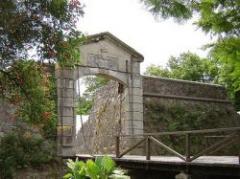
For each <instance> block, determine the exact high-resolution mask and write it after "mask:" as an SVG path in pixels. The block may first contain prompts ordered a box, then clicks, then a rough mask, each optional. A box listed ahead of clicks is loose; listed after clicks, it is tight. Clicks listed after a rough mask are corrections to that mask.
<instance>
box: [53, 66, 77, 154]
mask: <svg viewBox="0 0 240 179" xmlns="http://www.w3.org/2000/svg"><path fill="white" fill-rule="evenodd" d="M56 79H57V95H58V99H57V107H58V127H57V148H58V155H60V156H72V155H74V154H75V153H74V151H73V146H74V140H75V114H74V106H75V104H74V96H75V91H74V90H75V89H74V88H75V86H74V70H72V69H61V68H59V67H56Z"/></svg>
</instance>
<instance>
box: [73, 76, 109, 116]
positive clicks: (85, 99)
mask: <svg viewBox="0 0 240 179" xmlns="http://www.w3.org/2000/svg"><path fill="white" fill-rule="evenodd" d="M108 82H109V80H108V79H106V78H104V77H103V76H88V77H86V78H85V79H84V80H83V84H84V86H85V87H86V90H85V91H84V93H83V95H82V96H80V97H79V99H78V108H77V114H79V115H87V114H89V112H90V110H91V109H92V106H93V100H94V99H93V98H94V94H95V92H96V91H97V89H99V88H101V87H102V86H104V85H106V84H107V83H108Z"/></svg>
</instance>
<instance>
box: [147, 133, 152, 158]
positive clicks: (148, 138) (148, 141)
mask: <svg viewBox="0 0 240 179" xmlns="http://www.w3.org/2000/svg"><path fill="white" fill-rule="evenodd" d="M150 159H151V144H150V137H149V136H147V139H146V160H150Z"/></svg>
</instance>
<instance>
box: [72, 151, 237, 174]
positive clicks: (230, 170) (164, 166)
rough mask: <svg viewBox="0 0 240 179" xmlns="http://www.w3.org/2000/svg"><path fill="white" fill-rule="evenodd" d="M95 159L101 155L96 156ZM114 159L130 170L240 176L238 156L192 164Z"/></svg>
mask: <svg viewBox="0 0 240 179" xmlns="http://www.w3.org/2000/svg"><path fill="white" fill-rule="evenodd" d="M94 156H95V157H97V156H101V155H94ZM109 156H112V157H113V159H114V160H115V161H116V162H117V164H118V165H120V166H121V167H124V168H130V169H147V170H159V171H173V172H178V171H182V170H186V169H187V170H188V171H191V172H192V173H198V174H199V173H201V172H202V173H209V174H220V175H228V176H231V175H233V176H240V164H239V158H238V156H202V157H199V158H198V159H196V160H194V161H192V162H190V163H189V162H188V163H187V162H184V161H182V160H181V159H179V158H178V157H172V156H152V157H151V160H146V157H145V156H136V155H125V156H123V157H122V158H115V157H114V155H109ZM76 157H78V158H79V159H82V160H86V159H93V158H94V157H93V156H91V155H83V154H78V155H76Z"/></svg>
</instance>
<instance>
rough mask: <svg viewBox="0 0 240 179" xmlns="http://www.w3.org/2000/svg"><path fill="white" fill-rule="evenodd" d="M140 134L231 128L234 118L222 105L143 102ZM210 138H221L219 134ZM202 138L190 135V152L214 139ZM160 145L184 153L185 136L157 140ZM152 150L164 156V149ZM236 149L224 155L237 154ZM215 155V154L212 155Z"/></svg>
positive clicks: (230, 110) (162, 100) (234, 124)
mask: <svg viewBox="0 0 240 179" xmlns="http://www.w3.org/2000/svg"><path fill="white" fill-rule="evenodd" d="M144 108H145V110H144V119H145V120H144V132H161V131H183V130H197V129H210V128H222V127H233V126H236V125H237V123H238V118H237V116H236V114H235V113H234V110H233V108H231V106H230V105H229V106H227V105H225V104H218V105H216V104H211V103H199V102H198V103H196V102H186V101H185V102H184V101H182V102H179V101H176V100H166V99H161V101H159V99H158V100H155V99H151V100H148V99H145V103H144ZM207 135H208V134H206V136H207ZM214 135H224V134H221V133H218V134H214ZM206 136H201V135H193V136H191V152H192V153H197V152H199V151H200V150H201V149H203V148H204V147H206V146H208V145H210V144H211V143H212V142H215V140H217V139H216V138H215V139H214V138H211V139H210V138H207V137H206ZM160 140H162V141H163V142H164V143H166V144H168V145H169V146H171V147H173V148H174V149H176V150H177V151H179V152H180V153H182V154H184V152H185V136H176V135H170V136H166V137H161V138H160ZM153 148H155V149H154V151H153V153H157V154H168V153H167V152H166V151H164V150H159V149H158V148H159V147H156V146H155V147H153ZM237 151H238V147H237V146H235V147H232V148H231V149H226V150H224V151H223V152H225V153H226V154H237ZM215 154H216V155H217V154H218V153H215Z"/></svg>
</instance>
